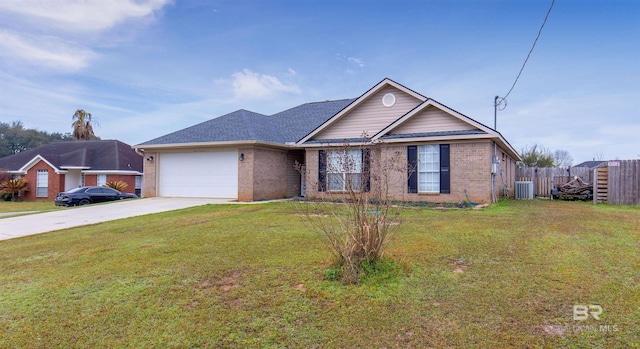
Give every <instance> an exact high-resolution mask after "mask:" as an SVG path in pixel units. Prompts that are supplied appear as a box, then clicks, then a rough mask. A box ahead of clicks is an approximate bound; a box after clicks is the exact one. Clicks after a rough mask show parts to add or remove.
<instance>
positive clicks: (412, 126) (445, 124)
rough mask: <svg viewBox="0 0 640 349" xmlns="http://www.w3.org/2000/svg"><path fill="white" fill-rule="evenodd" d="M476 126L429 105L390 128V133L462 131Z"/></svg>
mask: <svg viewBox="0 0 640 349" xmlns="http://www.w3.org/2000/svg"><path fill="white" fill-rule="evenodd" d="M476 128H477V127H475V126H473V125H471V124H469V123H466V122H464V121H462V120H460V119H458V118H457V117H455V116H452V115H450V114H448V113H446V112H444V111H442V110H440V109H438V108H436V107H434V106H429V107H427V108H426V109H425V110H423V111H421V112H419V113H418V114H416V115H414V116H413V117H411V119H409V120H407V121H405V122H404V123H402V124H401V125H399V126H398V127H397V128H395V129H394V130H392V131H391V132H390V134H406V133H422V132H441V131H462V130H474V129H476Z"/></svg>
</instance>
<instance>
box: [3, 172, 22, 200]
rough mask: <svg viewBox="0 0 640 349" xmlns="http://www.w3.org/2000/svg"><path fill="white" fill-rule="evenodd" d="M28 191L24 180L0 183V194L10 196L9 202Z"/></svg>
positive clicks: (17, 179)
mask: <svg viewBox="0 0 640 349" xmlns="http://www.w3.org/2000/svg"><path fill="white" fill-rule="evenodd" d="M27 191H29V183H27V180H26V179H24V178H22V177H21V178H16V179H7V180H6V181H4V182H2V183H0V192H1V193H4V194H8V195H10V196H11V201H16V200H18V196H20V194H21V193H24V192H27Z"/></svg>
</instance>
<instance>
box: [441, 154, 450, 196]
mask: <svg viewBox="0 0 640 349" xmlns="http://www.w3.org/2000/svg"><path fill="white" fill-rule="evenodd" d="M450 162H451V161H450V157H449V144H440V193H441V194H451V171H450V167H449V164H450Z"/></svg>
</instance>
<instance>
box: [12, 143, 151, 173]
mask: <svg viewBox="0 0 640 349" xmlns="http://www.w3.org/2000/svg"><path fill="white" fill-rule="evenodd" d="M38 155H40V156H41V157H42V158H44V159H45V160H47V161H48V162H49V163H51V165H53V166H55V167H56V168H58V169H63V168H67V167H83V168H87V169H90V170H92V171H96V170H98V171H100V170H102V171H137V172H142V156H141V155H140V154H138V153H136V152H135V150H133V149H132V148H131V146H130V145H128V144H126V143H123V142H120V141H118V140H100V141H70V142H55V143H50V144H45V145H43V146H40V147H38V148H34V149H29V150H26V151H23V152H20V153H17V154H13V155H9V156H6V157H4V158H0V171H2V170H4V171H17V170H19V169H20V168H22V167H23V166H24V165H26V164H27V163H29V162H30V161H31V160H33V159H34V158H35V157H36V156H38Z"/></svg>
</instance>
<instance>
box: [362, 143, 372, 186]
mask: <svg viewBox="0 0 640 349" xmlns="http://www.w3.org/2000/svg"><path fill="white" fill-rule="evenodd" d="M370 169H371V151H370V150H369V149H362V175H363V176H364V178H363V179H364V183H363V184H364V191H365V192H369V191H371V171H370Z"/></svg>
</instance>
